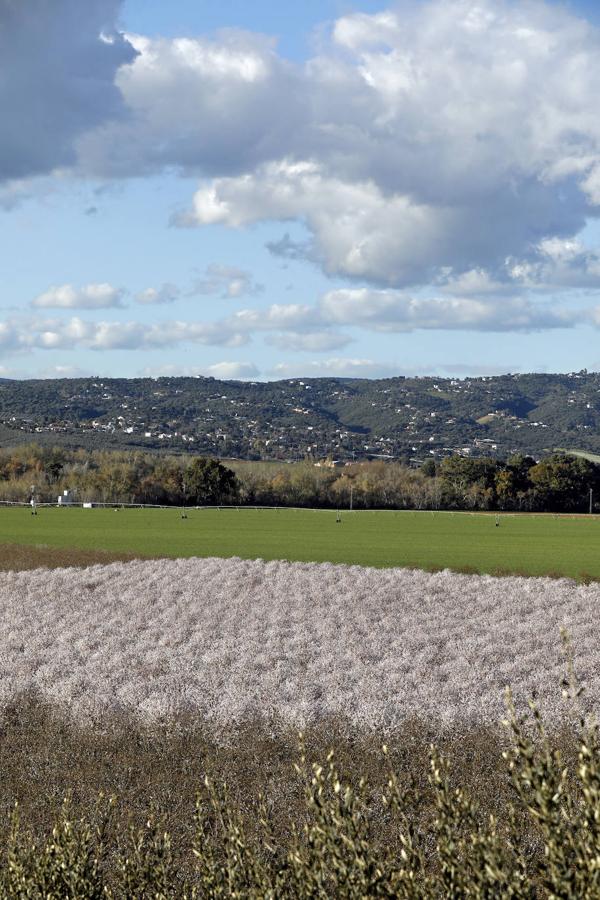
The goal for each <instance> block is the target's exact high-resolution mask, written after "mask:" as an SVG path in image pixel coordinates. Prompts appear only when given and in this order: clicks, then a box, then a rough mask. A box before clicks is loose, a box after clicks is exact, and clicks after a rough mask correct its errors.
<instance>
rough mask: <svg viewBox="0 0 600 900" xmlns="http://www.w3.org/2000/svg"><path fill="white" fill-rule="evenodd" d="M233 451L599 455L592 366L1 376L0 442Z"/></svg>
mask: <svg viewBox="0 0 600 900" xmlns="http://www.w3.org/2000/svg"><path fill="white" fill-rule="evenodd" d="M32 435H35V440H36V441H38V442H39V443H42V444H45V443H51V444H53V445H55V444H61V445H64V446H68V447H72V448H76V447H85V448H87V449H100V448H113V449H126V448H138V449H147V450H158V449H164V450H168V451H169V452H171V453H173V452H174V453H184V452H192V453H195V454H207V455H215V456H221V457H237V458H241V459H255V460H257V459H302V458H306V457H309V458H317V459H320V458H325V457H331V458H336V459H340V460H350V459H364V458H369V457H377V456H381V457H386V456H390V457H394V458H398V459H404V460H405V461H407V460H408V459H410V458H413V459H418V460H423V459H426V458H428V457H431V456H433V457H443V456H449V455H452V454H457V453H458V454H462V455H471V456H496V457H500V458H506V457H507V456H509V455H510V454H512V453H517V452H522V453H528V454H532V455H534V456H536V457H540V456H542V455H545V454H547V453H549V452H552V451H553V450H555V449H556V448H564V449H567V450H580V451H586V452H590V453H595V454H600V374H598V373H588V372H586V371H585V370H583V371H582V372H578V373H570V374H564V375H546V374H529V375H510V374H509V375H502V376H494V377H481V378H466V379H450V378H433V377H427V378H402V377H398V378H386V379H378V380H371V379H343V378H340V379H336V378H310V379H302V380H300V379H293V380H286V381H273V382H266V383H262V382H239V381H218V380H216V379H214V378H202V377H198V378H157V379H153V378H132V379H126V378H113V379H107V378H76V379H59V380H51V381H49V380H37V381H2V382H0V446H5V447H6V446H14V445H16V444H19V443H27V442H30V441H31V439H32Z"/></svg>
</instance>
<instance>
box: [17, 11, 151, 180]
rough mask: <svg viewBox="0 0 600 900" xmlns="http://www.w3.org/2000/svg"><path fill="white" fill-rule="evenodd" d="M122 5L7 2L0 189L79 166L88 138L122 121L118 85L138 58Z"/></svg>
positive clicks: (120, 97)
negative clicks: (118, 25)
mask: <svg viewBox="0 0 600 900" xmlns="http://www.w3.org/2000/svg"><path fill="white" fill-rule="evenodd" d="M119 7H120V0H85V2H84V3H82V2H81V0H52V2H49V0H0V121H1V122H2V140H0V181H3V180H8V179H19V178H23V177H29V176H32V175H36V174H39V173H43V172H48V171H50V170H52V169H54V168H56V167H59V166H68V165H72V164H73V163H74V162H75V158H76V153H75V141H76V139H77V137H79V136H80V135H81V134H83V132H85V131H88V130H89V129H90V128H93V127H94V126H96V125H98V124H100V123H101V122H103V121H106V120H108V119H111V120H112V119H114V118H115V117H118V116H119V115H120V114H121V113H122V111H123V109H124V105H123V98H122V95H121V93H120V92H119V90H118V88H117V87H116V86H115V83H114V79H115V75H116V73H117V70H118V69H119V68H120V67H121V66H122V65H123V64H125V63H128V62H130V61H131V60H132V59H133V57H134V55H135V51H134V49H133V48H132V46H131V45H130V44H129V43H128V42H127V41H126V40H125V38H124V37H123V36H122V35H120V34H119V33H118V32H117V31H116V29H115V20H116V16H117V13H118V11H119Z"/></svg>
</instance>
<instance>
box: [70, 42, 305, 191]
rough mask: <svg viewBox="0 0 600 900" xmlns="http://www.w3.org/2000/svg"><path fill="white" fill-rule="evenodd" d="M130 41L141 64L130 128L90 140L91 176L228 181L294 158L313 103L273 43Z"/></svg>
mask: <svg viewBox="0 0 600 900" xmlns="http://www.w3.org/2000/svg"><path fill="white" fill-rule="evenodd" d="M128 37H129V40H130V41H131V43H132V44H133V46H134V47H135V49H136V50H137V51H138V54H139V55H138V56H137V57H136V59H135V60H134V61H133V62H132V63H131V64H130V65H127V66H123V68H122V69H121V70H120V72H119V74H118V76H117V84H118V86H119V88H120V90H121V92H122V95H123V100H124V102H125V103H126V104H127V107H128V109H129V112H130V117H129V120H128V122H126V123H122V124H118V123H112V124H107V125H105V126H103V127H100V128H98V129H97V130H96V131H95V132H92V133H90V134H88V135H87V136H85V138H83V139H82V140H81V142H80V145H79V152H80V157H81V164H82V166H83V167H85V168H86V169H90V168H92V169H93V170H94V171H95V172H97V173H99V174H102V175H107V176H128V175H134V176H137V175H139V174H140V173H141V172H144V171H145V172H149V171H154V170H156V169H157V168H162V167H163V166H178V167H180V168H182V169H184V170H185V171H186V172H188V173H204V174H207V173H210V174H219V173H223V172H240V171H243V170H245V169H247V168H249V167H250V168H252V167H253V166H255V165H257V164H258V163H260V162H262V161H263V160H264V159H265V158H272V157H277V156H280V155H281V154H283V153H285V152H287V149H288V148H289V142H290V138H291V134H292V133H296V132H297V131H298V127H299V123H300V122H301V121H303V120H304V118H305V112H304V109H305V107H306V105H307V103H308V97H307V96H306V91H305V89H304V86H303V84H302V80H301V78H300V74H299V73H298V72H296V71H295V70H294V69H293V67H292V66H291V65H290V64H289V63H286V62H285V60H283V59H281V58H280V57H278V56H277V55H276V53H275V51H274V49H273V47H272V45H271V43H270V42H269V41H268V40H267V39H266V38H265V37H263V36H261V35H255V34H248V33H245V32H239V31H232V30H228V31H224V32H222V33H221V34H220V36H219V38H218V39H216V40H208V39H206V38H196V39H192V38H176V39H173V40H167V39H163V38H159V39H152V40H151V39H149V38H146V37H144V36H141V35H129V36H128Z"/></svg>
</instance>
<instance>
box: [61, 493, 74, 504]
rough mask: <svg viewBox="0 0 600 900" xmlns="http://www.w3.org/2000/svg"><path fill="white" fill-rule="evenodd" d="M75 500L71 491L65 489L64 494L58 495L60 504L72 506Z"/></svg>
mask: <svg viewBox="0 0 600 900" xmlns="http://www.w3.org/2000/svg"><path fill="white" fill-rule="evenodd" d="M72 503H73V500H72V498H71V491H63V492H62V494H59V496H58V505H59V506H71V504H72Z"/></svg>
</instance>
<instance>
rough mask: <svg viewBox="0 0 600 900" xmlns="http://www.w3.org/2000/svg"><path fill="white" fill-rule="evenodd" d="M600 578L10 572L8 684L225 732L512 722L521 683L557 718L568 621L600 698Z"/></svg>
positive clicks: (309, 571)
mask: <svg viewBox="0 0 600 900" xmlns="http://www.w3.org/2000/svg"><path fill="white" fill-rule="evenodd" d="M599 603H600V586H599V585H597V584H590V585H576V584H574V583H573V582H572V581H569V580H566V579H564V580H556V579H532V578H529V579H527V578H514V577H512V578H493V577H490V576H473V575H459V574H456V573H451V572H448V571H444V572H438V573H427V572H422V571H418V570H408V569H373V568H361V567H358V566H342V567H340V566H334V565H332V564H330V563H326V564H314V563H313V564H310V563H309V564H306V563H304V564H302V563H288V562H279V561H276V562H269V563H266V562H262V561H246V560H240V559H230V560H222V559H214V558H209V559H188V560H184V559H179V560H149V561H134V562H129V563H113V564H111V565H107V566H92V567H88V568H85V569H75V568H72V569H55V570H54V571H52V572H48V571H45V570H35V571H32V572H19V573H13V572H7V573H2V574H1V575H0V692H1V698H0V699H1V700H2V703H3V704H4V705H6V704H7V703H8V702H10V700H11V698H13V697H14V696H15V695H17V694H22V693H27V692H29V691H33V692H35V693H38V694H40V695H41V696H42V697H44V698H46V699H48V700H50V701H52V702H54V703H56V704H57V705H59V706H61V707H63V708H66V709H68V710H70V711H71V712H72V713H73V714H75V715H76V716H77V717H79V716H82V717H83V718H86V717H91V718H92V719H93V720H98V718H99V717H100V718H101V717H103V716H105V715H106V714H109V713H111V712H115V711H116V712H122V713H133V714H134V715H135V716H139V717H141V719H143V720H147V721H150V722H155V721H159V720H161V719H163V720H164V719H165V718H170V717H171V716H173V715H178V714H180V713H194V714H198V715H199V716H200V717H201V718H202V720H203V721H206V722H207V723H212V724H214V725H215V726H217V727H225V728H229V727H231V726H232V725H233V724H235V723H237V724H238V725H239V724H241V723H245V722H249V721H253V720H255V719H256V720H265V719H266V720H267V721H271V720H273V721H275V722H277V721H280V722H283V723H287V724H288V725H293V726H297V725H304V724H306V723H309V724H310V723H315V722H318V721H319V720H324V719H331V718H342V719H344V720H347V721H348V722H350V723H352V724H353V725H355V726H359V727H364V728H366V729H367V730H369V729H383V730H386V729H391V730H394V729H395V728H396V727H397V726H399V725H400V724H401V723H402V722H403V721H405V720H406V719H407V718H414V717H424V718H425V719H426V720H427V721H431V722H433V721H439V722H442V723H455V722H457V721H461V722H462V721H468V722H470V723H474V722H475V723H477V722H497V721H498V720H499V719H500V718H501V717H502V712H503V691H504V688H505V687H506V686H507V685H509V684H511V685H513V688H514V690H515V693H516V695H517V696H520V697H521V699H522V700H525V699H526V698H527V697H528V696H529V694H530V692H531V691H532V690H536V691H537V694H538V696H539V697H540V700H541V701H542V702H543V704H544V705H545V706H546V707H547V709H548V714H549V716H550V717H554V718H556V716H557V715H558V711H559V709H560V706H561V704H560V679H561V673H563V671H564V660H563V659H562V655H561V645H560V628H561V626H563V625H564V626H566V627H567V628H568V630H569V632H570V634H571V636H572V640H573V644H574V646H575V647H576V651H577V658H576V664H577V667H578V670H579V673H580V675H581V677H582V679H583V680H584V682H585V683H586V685H587V697H588V700H589V702H591V703H597V702H598V701H599V700H600V667H598V658H599V657H598V646H597V610H598V604H599Z"/></svg>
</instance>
